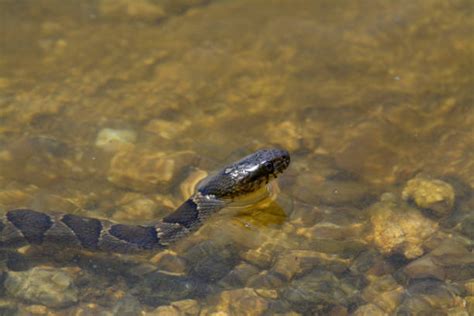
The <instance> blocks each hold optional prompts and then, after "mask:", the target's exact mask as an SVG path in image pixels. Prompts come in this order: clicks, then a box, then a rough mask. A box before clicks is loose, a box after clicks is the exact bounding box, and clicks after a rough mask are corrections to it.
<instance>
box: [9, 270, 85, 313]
mask: <svg viewBox="0 0 474 316" xmlns="http://www.w3.org/2000/svg"><path fill="white" fill-rule="evenodd" d="M5 288H6V289H7V291H8V293H9V294H10V295H12V296H14V297H16V298H19V299H22V300H26V301H29V302H32V303H37V304H42V305H45V306H48V307H65V306H69V305H72V304H74V303H77V301H78V294H79V292H78V290H77V288H76V286H75V285H74V283H73V279H72V277H71V276H70V274H69V273H67V272H66V271H65V270H58V269H52V268H40V267H35V268H33V269H31V270H29V271H24V272H9V273H8V277H7V279H6V281H5Z"/></svg>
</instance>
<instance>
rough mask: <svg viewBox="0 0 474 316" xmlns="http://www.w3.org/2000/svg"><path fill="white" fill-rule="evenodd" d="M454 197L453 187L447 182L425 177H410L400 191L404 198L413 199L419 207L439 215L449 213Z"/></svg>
mask: <svg viewBox="0 0 474 316" xmlns="http://www.w3.org/2000/svg"><path fill="white" fill-rule="evenodd" d="M454 197H455V194H454V189H453V187H452V186H451V185H450V184H449V183H446V182H444V181H441V180H436V179H427V178H414V179H411V180H410V181H408V182H407V184H406V185H405V187H404V188H403V192H402V198H403V199H404V200H408V201H410V200H413V201H414V202H415V204H416V206H418V207H419V208H421V209H428V210H430V211H432V212H433V213H434V214H435V215H437V216H439V217H442V216H446V215H449V214H450V213H451V211H452V210H453V205H454Z"/></svg>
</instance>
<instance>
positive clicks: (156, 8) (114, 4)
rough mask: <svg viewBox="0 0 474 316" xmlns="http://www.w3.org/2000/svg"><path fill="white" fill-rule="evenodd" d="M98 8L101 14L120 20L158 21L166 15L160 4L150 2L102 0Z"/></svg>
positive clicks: (142, 0) (144, 0) (146, 0)
mask: <svg viewBox="0 0 474 316" xmlns="http://www.w3.org/2000/svg"><path fill="white" fill-rule="evenodd" d="M98 8H99V12H100V14H102V15H104V16H106V17H113V18H119V19H123V18H124V17H128V18H133V19H137V20H142V21H143V20H144V21H157V20H158V19H161V18H163V17H165V15H166V14H165V11H164V9H163V8H162V7H161V6H160V5H159V4H157V3H155V2H153V1H149V0H101V1H99V4H98Z"/></svg>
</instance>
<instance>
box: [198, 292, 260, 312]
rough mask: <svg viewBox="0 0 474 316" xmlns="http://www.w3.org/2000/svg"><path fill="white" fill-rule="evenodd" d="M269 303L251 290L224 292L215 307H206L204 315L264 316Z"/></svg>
mask: <svg viewBox="0 0 474 316" xmlns="http://www.w3.org/2000/svg"><path fill="white" fill-rule="evenodd" d="M268 308H269V301H268V300H266V299H265V298H263V297H261V296H260V295H258V294H257V292H255V290H254V289H251V288H242V289H237V290H230V291H223V292H221V293H220V295H219V297H218V301H217V303H216V304H215V305H214V306H209V307H206V308H205V309H204V310H203V311H202V314H203V315H209V314H212V315H249V316H250V315H263V314H264V313H265V312H266V311H267V310H268Z"/></svg>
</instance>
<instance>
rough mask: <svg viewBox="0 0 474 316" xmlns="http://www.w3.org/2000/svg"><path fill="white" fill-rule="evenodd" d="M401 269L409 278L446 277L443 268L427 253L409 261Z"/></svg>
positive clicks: (440, 278) (441, 278) (439, 278)
mask: <svg viewBox="0 0 474 316" xmlns="http://www.w3.org/2000/svg"><path fill="white" fill-rule="evenodd" d="M403 271H404V273H405V274H406V275H407V276H408V277H410V278H411V279H417V278H434V279H438V280H444V279H445V278H446V272H445V271H444V269H443V268H442V267H440V266H438V265H437V264H436V263H435V262H434V260H433V258H431V256H429V255H428V256H423V257H421V258H419V259H416V260H415V261H412V262H410V263H409V264H408V265H407V266H405V268H404V269H403Z"/></svg>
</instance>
